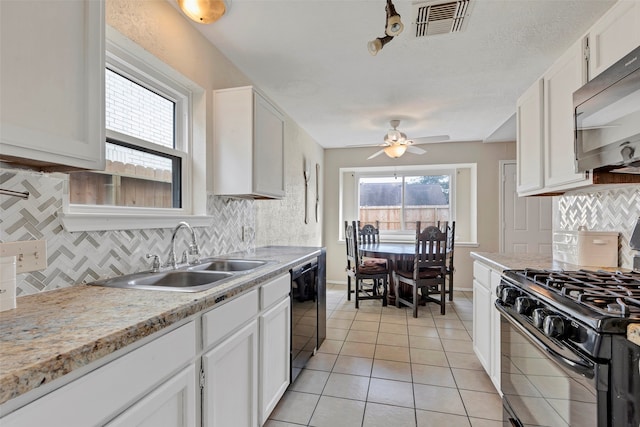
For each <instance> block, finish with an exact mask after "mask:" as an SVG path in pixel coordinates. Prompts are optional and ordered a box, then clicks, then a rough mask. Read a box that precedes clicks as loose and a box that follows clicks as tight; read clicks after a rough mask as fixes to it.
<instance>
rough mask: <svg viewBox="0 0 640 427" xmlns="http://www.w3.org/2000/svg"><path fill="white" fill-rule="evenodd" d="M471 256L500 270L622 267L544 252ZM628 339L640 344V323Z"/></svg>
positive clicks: (631, 327) (634, 326)
mask: <svg viewBox="0 0 640 427" xmlns="http://www.w3.org/2000/svg"><path fill="white" fill-rule="evenodd" d="M470 255H471V258H473V259H475V260H478V261H480V262H482V263H484V264H487V265H488V266H490V267H491V268H494V269H496V270H499V271H504V270H514V269H523V268H538V269H550V270H580V269H586V270H612V271H615V270H621V271H628V270H626V269H620V268H602V267H585V266H581V265H575V264H569V263H566V262H560V261H554V259H553V257H552V256H551V255H542V254H516V253H499V252H471V254H470ZM627 339H628V340H629V341H631V342H633V343H635V344H637V345H640V324H631V325H628V326H627Z"/></svg>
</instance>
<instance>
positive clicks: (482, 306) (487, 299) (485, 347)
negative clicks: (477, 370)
mask: <svg viewBox="0 0 640 427" xmlns="http://www.w3.org/2000/svg"><path fill="white" fill-rule="evenodd" d="M479 266H481V267H479ZM479 268H483V269H484V268H486V267H484V266H483V265H482V264H475V263H474V268H473V270H474V279H473V351H474V352H475V353H476V356H478V360H480V363H481V364H482V366H483V367H484V369H485V371H487V373H489V375H491V374H490V371H491V290H490V289H489V283H488V282H485V281H483V280H482V278H476V277H478V276H477V275H476V272H477V270H478V269H479ZM487 275H488V273H487Z"/></svg>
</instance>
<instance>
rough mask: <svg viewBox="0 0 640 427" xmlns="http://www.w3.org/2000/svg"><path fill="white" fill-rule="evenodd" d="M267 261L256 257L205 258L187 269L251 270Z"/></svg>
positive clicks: (207, 270)
mask: <svg viewBox="0 0 640 427" xmlns="http://www.w3.org/2000/svg"><path fill="white" fill-rule="evenodd" d="M266 263H267V261H262V260H255V259H223V258H205V259H202V260H200V263H199V264H198V265H194V266H192V267H189V268H188V269H187V271H203V272H204V271H206V272H209V271H230V272H249V271H251V270H255V269H256V268H259V267H262V266H263V265H265V264H266Z"/></svg>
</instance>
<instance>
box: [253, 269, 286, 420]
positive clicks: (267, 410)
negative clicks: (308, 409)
mask: <svg viewBox="0 0 640 427" xmlns="http://www.w3.org/2000/svg"><path fill="white" fill-rule="evenodd" d="M287 279H288V277H287ZM290 308H291V302H290V301H289V296H288V295H286V297H285V299H283V300H282V301H281V302H280V303H278V304H277V305H276V306H275V307H273V308H271V309H269V310H268V311H266V312H265V313H264V314H261V315H260V397H259V398H260V425H263V424H264V423H266V422H267V419H268V418H269V415H270V414H271V411H273V408H275V407H276V405H277V404H278V401H279V400H280V398H281V397H282V395H283V394H284V392H285V391H286V390H287V387H288V386H289V376H290V372H289V371H290V357H289V353H290V350H289V349H290V342H291V340H290V339H289V336H290V330H291V328H290V324H291V314H290Z"/></svg>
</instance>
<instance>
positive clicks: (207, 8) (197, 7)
mask: <svg viewBox="0 0 640 427" xmlns="http://www.w3.org/2000/svg"><path fill="white" fill-rule="evenodd" d="M176 1H177V2H178V6H180V9H181V10H182V12H183V13H184V14H185V15H187V16H188V17H189V18H190V19H192V20H193V21H196V22H198V23H200V24H211V23H212V22H215V21H217V20H218V19H220V17H222V15H224V13H225V12H226V11H227V4H226V2H225V1H223V0H176Z"/></svg>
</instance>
